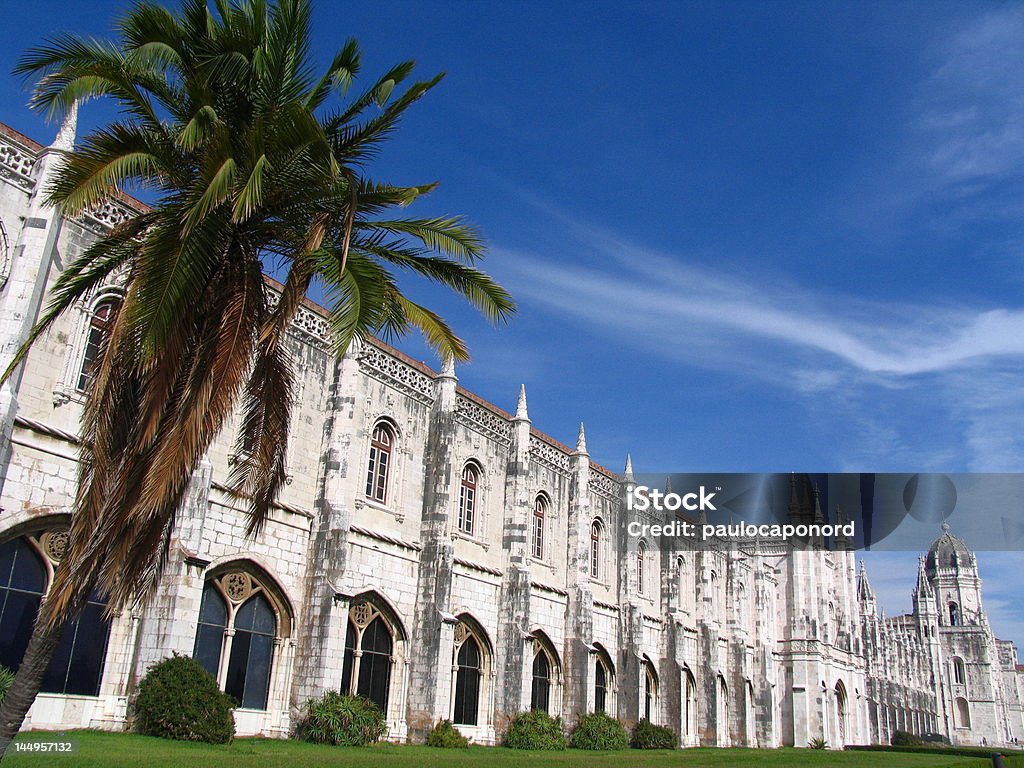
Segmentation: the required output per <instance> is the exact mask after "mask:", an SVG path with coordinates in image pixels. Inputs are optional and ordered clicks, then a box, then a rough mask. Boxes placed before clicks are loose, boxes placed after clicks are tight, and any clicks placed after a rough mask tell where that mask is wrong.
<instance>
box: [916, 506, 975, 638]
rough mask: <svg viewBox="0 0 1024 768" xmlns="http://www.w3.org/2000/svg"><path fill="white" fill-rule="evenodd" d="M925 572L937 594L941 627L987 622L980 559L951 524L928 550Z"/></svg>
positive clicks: (943, 527)
mask: <svg viewBox="0 0 1024 768" xmlns="http://www.w3.org/2000/svg"><path fill="white" fill-rule="evenodd" d="M925 575H926V576H927V578H928V582H929V583H930V585H931V587H932V590H933V592H934V594H935V599H936V603H937V607H938V611H939V626H942V627H960V626H984V625H987V619H986V617H985V612H984V611H983V610H982V606H981V579H980V578H979V577H978V561H977V560H976V559H975V557H974V553H973V552H971V550H970V549H968V548H967V544H966V543H964V540H963V539H961V538H959V537H958V536H954V535H953V534H952V533H950V531H949V524H948V523H943V525H942V535H941V536H940V537H939V538H937V539H936V540H935V541H934V542H932V545H931V547H930V548H929V549H928V555H927V556H926V557H925Z"/></svg>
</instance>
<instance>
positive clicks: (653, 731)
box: [629, 719, 679, 749]
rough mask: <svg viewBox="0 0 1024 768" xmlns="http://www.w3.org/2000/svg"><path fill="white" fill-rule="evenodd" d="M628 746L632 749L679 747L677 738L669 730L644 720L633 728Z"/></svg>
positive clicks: (674, 733) (673, 732)
mask: <svg viewBox="0 0 1024 768" xmlns="http://www.w3.org/2000/svg"><path fill="white" fill-rule="evenodd" d="M629 746H631V747H632V748H633V749H675V748H676V747H678V746H679V738H678V737H677V736H676V732H675V731H673V730H672V729H671V728H665V727H664V726H661V725H655V724H654V723H652V722H651V721H650V720H647V719H644V720H641V721H640V722H639V723H637V724H636V725H635V726H634V727H633V738H632V739H630V741H629Z"/></svg>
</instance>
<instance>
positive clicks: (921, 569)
mask: <svg viewBox="0 0 1024 768" xmlns="http://www.w3.org/2000/svg"><path fill="white" fill-rule="evenodd" d="M932 597H934V592H933V590H932V585H931V582H929V581H928V574H927V573H926V572H925V557H924V556H923V555H922V556H921V557H919V558H917V584H916V585H915V586H914V598H915V599H921V600H925V599H931V598H932Z"/></svg>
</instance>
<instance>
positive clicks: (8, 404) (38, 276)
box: [0, 102, 78, 492]
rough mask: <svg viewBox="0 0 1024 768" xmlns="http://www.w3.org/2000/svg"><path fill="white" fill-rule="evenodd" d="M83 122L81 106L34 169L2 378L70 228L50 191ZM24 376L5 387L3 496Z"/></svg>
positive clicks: (0, 313)
mask: <svg viewBox="0 0 1024 768" xmlns="http://www.w3.org/2000/svg"><path fill="white" fill-rule="evenodd" d="M77 122H78V104H77V102H76V103H75V104H73V105H72V106H71V109H70V110H68V114H67V116H66V117H65V118H64V123H63V125H61V128H60V132H59V133H58V134H57V138H56V139H54V141H53V143H52V144H51V145H50V146H49V147H47V148H46V149H44V150H43V151H42V152H41V153H40V154H39V156H38V157H37V158H36V161H35V165H34V166H33V175H34V177H35V187H34V189H33V191H32V197H31V201H30V203H29V210H28V215H27V216H26V217H25V220H24V224H23V225H22V229H21V232H20V233H19V234H18V239H17V241H16V243H15V246H14V251H13V254H12V258H11V272H10V275H9V276H8V278H7V282H6V283H5V284H4V286H3V289H2V291H0V372H2V371H5V370H6V369H7V366H8V365H10V363H11V361H12V360H13V359H14V355H15V353H16V352H17V351H18V349H19V348H20V347H21V345H22V344H23V343H25V341H26V340H27V339H28V336H29V332H30V331H31V330H32V326H33V325H35V323H36V321H37V320H38V318H39V314H40V308H41V307H42V305H43V297H44V294H45V293H46V287H47V283H48V282H49V279H50V268H51V265H52V264H53V262H54V260H55V258H56V255H57V243H58V241H59V240H60V233H61V228H62V227H63V224H64V217H63V216H62V215H61V213H60V211H58V210H57V209H55V208H53V207H52V206H50V205H49V204H48V203H47V202H46V199H45V198H46V189H47V187H48V186H49V184H50V182H51V181H52V180H53V177H54V174H55V172H56V169H57V168H58V167H59V165H60V162H61V157H62V155H63V154H64V153H66V152H69V151H71V150H72V149H74V144H75V128H76V125H77ZM23 371H24V365H22V366H21V367H20V368H19V369H18V370H17V371H16V372H15V373H14V375H13V376H11V377H10V378H9V379H8V380H7V381H6V382H4V384H3V386H2V387H0V492H2V491H3V486H4V482H5V481H6V479H7V468H8V466H9V465H10V462H11V451H12V445H11V436H12V434H13V432H14V419H15V417H16V416H17V414H18V392H19V390H20V388H21V376H22V373H23Z"/></svg>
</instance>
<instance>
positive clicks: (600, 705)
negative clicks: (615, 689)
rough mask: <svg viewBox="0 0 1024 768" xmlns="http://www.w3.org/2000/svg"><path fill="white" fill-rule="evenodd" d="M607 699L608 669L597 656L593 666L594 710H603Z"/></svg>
mask: <svg viewBox="0 0 1024 768" xmlns="http://www.w3.org/2000/svg"><path fill="white" fill-rule="evenodd" d="M607 699H608V670H607V669H606V668H605V666H604V662H603V661H602V660H601V659H600V657H598V659H597V664H596V665H595V667H594V711H595V712H604V710H605V704H606V702H607Z"/></svg>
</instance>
